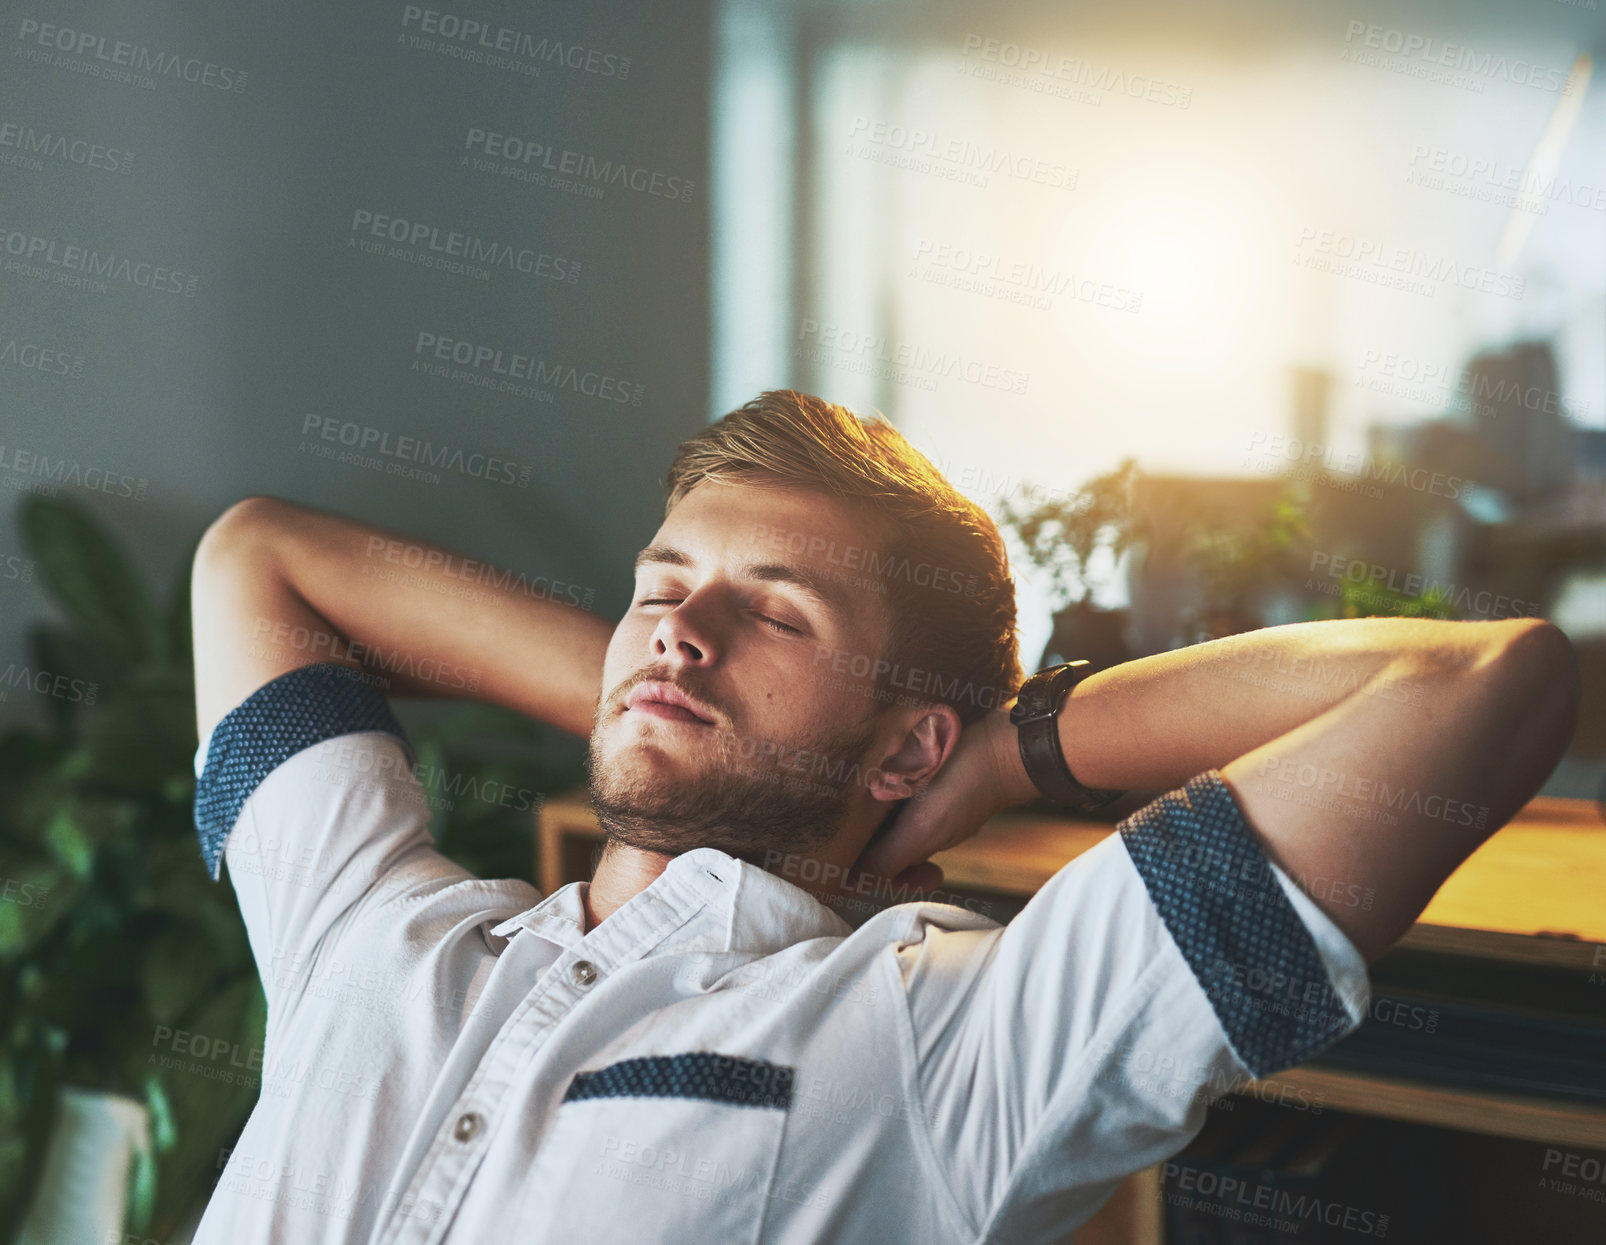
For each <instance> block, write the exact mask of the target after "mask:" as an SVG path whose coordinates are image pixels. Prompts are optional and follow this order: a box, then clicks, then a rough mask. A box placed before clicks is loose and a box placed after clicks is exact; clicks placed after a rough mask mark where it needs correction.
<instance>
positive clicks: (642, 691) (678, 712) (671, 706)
mask: <svg viewBox="0 0 1606 1245" xmlns="http://www.w3.org/2000/svg"><path fill="white" fill-rule="evenodd" d="M625 708H626V709H627V710H630V711H632V712H635V713H645V714H647V715H648V716H649V717H655V718H664V719H666V720H668V721H671V722H696V723H698V724H699V725H702V726H713V725H714V720H715V719H714V714H713V711H712V710H710V709H708V708H707V707H706V706H705V705H703V704H702V702H700V701H697V700H693V699H692V698H691V697H690V696H688V695H686V693H685V692H683V691H681V690H680V689H679V688H678V687H675V686H674V685H673V684H670V683H638V684H636V686H635V687H633V688H631V689H630V694H629V695H628V696H626V697H625Z"/></svg>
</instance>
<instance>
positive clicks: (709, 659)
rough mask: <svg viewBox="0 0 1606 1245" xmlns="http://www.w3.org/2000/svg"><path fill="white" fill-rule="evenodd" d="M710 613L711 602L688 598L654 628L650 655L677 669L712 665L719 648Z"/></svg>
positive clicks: (713, 621)
mask: <svg viewBox="0 0 1606 1245" xmlns="http://www.w3.org/2000/svg"><path fill="white" fill-rule="evenodd" d="M711 613H712V602H709V601H699V600H695V599H694V598H693V597H687V598H686V599H685V600H684V601H682V602H681V603H680V604H679V605H677V606H676V607H675V608H674V609H672V610H670V611H669V612H668V613H667V614H665V615H664V616H663V617H662V618H660V619H659V620H658V625H657V626H656V627H655V628H653V633H652V654H653V656H654V657H659V658H663V659H665V660H667V661H669V662H671V663H672V664H674V665H677V666H708V665H712V664H713V663H714V662H715V661H717V660H718V659H719V654H720V650H721V645H720V642H719V639H718V636H717V634H716V631H717V627H716V624H715V620H714V619H713V617H712V616H711Z"/></svg>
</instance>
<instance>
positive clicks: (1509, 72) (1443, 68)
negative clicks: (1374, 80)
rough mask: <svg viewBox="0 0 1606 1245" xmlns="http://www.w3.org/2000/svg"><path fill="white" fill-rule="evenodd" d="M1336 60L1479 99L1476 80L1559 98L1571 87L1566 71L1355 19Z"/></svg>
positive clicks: (1479, 86) (1480, 86) (1349, 24)
mask: <svg viewBox="0 0 1606 1245" xmlns="http://www.w3.org/2000/svg"><path fill="white" fill-rule="evenodd" d="M1378 52H1382V53H1386V54H1387V56H1386V57H1380V56H1378V55H1376V53H1378ZM1390 58H1392V59H1390ZM1339 59H1341V60H1350V61H1354V62H1356V63H1357V64H1363V65H1371V66H1373V67H1375V68H1379V69H1389V70H1392V71H1393V72H1396V73H1405V74H1409V75H1410V76H1412V77H1418V78H1426V79H1429V80H1431V81H1435V82H1443V83H1445V84H1447V85H1450V86H1459V87H1462V88H1464V89H1467V90H1473V91H1477V92H1480V93H1481V92H1482V90H1483V87H1484V82H1483V81H1480V80H1479V79H1484V80H1487V81H1493V82H1509V83H1511V84H1512V85H1514V86H1525V87H1531V88H1533V89H1534V90H1536V91H1546V92H1551V93H1555V92H1560V93H1562V94H1566V93H1568V92H1569V91H1571V90H1572V86H1573V80H1572V78H1571V76H1570V75H1569V74H1568V72H1567V70H1565V69H1561V68H1559V67H1557V66H1554V65H1540V64H1538V63H1536V62H1534V61H1530V60H1526V59H1524V58H1522V57H1516V58H1512V57H1508V56H1506V55H1504V54H1503V53H1496V52H1483V51H1479V50H1478V49H1476V48H1471V47H1467V46H1466V45H1465V44H1462V43H1446V42H1444V41H1443V40H1441V39H1434V38H1432V37H1431V36H1429V35H1419V34H1413V33H1411V32H1409V31H1404V30H1398V29H1396V28H1394V27H1391V26H1379V25H1376V24H1375V23H1370V22H1362V21H1357V20H1355V19H1353V18H1352V19H1350V20H1349V21H1348V22H1347V23H1346V24H1345V27H1344V51H1343V52H1342V53H1340V56H1339Z"/></svg>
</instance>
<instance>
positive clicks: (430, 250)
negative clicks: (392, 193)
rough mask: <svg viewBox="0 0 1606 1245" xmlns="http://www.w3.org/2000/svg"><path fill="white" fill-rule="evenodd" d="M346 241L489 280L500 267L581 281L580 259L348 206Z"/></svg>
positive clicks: (375, 252)
mask: <svg viewBox="0 0 1606 1245" xmlns="http://www.w3.org/2000/svg"><path fill="white" fill-rule="evenodd" d="M387 244H389V245H387ZM346 245H347V246H348V247H351V248H354V249H356V250H359V251H361V252H363V253H364V254H367V255H384V256H386V257H387V258H390V259H400V260H403V261H404V262H406V263H410V264H417V265H419V266H420V267H423V268H435V269H439V270H440V271H442V272H450V273H456V274H458V275H461V276H469V277H473V278H474V279H475V280H478V281H489V280H490V279H491V274H492V273H493V272H495V271H497V270H498V269H500V270H503V271H506V272H516V273H521V274H522V275H524V276H527V277H533V278H537V279H543V280H547V281H557V282H562V283H566V284H568V285H578V284H579V283H580V261H579V260H576V259H569V258H566V257H565V256H562V255H557V254H553V253H552V252H549V251H542V250H537V249H536V248H534V247H530V246H520V245H515V244H514V243H512V242H502V241H499V240H497V239H495V238H482V237H480V236H479V235H478V234H472V233H465V232H463V231H462V230H458V229H450V228H447V229H443V228H442V227H441V226H440V225H437V224H434V223H432V222H430V221H422V220H411V219H408V218H406V217H402V216H394V215H390V214H387V213H383V212H375V211H373V210H372V209H371V208H354V209H353V210H352V213H351V236H350V237H349V238H348V239H347V240H346Z"/></svg>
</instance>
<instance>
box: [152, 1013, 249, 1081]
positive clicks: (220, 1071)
mask: <svg viewBox="0 0 1606 1245" xmlns="http://www.w3.org/2000/svg"><path fill="white" fill-rule="evenodd" d="M151 1047H152V1049H151V1052H150V1054H148V1055H146V1057H145V1062H146V1063H147V1064H153V1065H155V1066H156V1067H158V1068H161V1069H163V1070H164V1071H168V1072H183V1073H185V1074H187V1075H190V1076H199V1077H204V1078H205V1079H207V1080H209V1081H222V1082H224V1083H225V1084H230V1085H250V1086H255V1085H257V1084H258V1083H259V1082H260V1080H261V1073H262V1054H263V1051H262V1047H260V1046H252V1047H242V1046H241V1044H240V1043H239V1042H237V1041H235V1040H234V1039H233V1038H226V1037H208V1036H207V1035H206V1034H204V1033H191V1032H190V1031H189V1030H188V1029H174V1028H173V1027H172V1026H170V1025H157V1026H156V1029H155V1031H154V1032H153V1033H152V1035H151ZM158 1048H160V1049H158Z"/></svg>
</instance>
